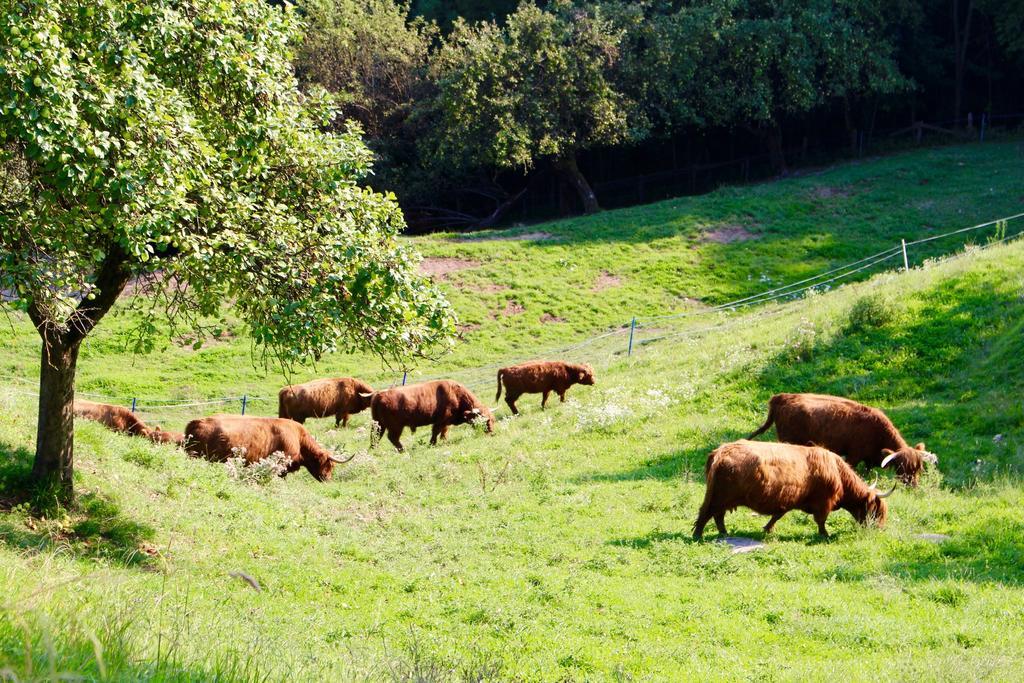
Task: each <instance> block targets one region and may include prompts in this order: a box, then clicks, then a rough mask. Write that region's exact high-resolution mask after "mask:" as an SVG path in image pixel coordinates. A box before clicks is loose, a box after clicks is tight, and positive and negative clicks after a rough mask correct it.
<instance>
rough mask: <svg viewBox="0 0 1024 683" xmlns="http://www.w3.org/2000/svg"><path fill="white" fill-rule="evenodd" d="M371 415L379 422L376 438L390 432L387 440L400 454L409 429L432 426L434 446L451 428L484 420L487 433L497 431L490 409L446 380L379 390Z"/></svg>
mask: <svg viewBox="0 0 1024 683" xmlns="http://www.w3.org/2000/svg"><path fill="white" fill-rule="evenodd" d="M370 414H371V415H373V421H374V422H375V423H377V424H376V429H377V431H376V434H375V438H376V439H380V437H381V436H382V435H383V434H384V432H385V431H387V433H388V440H389V441H390V442H391V443H393V444H394V445H395V448H397V449H398V450H399V451H402V450H404V448H403V447H402V442H401V441H399V439H400V438H401V436H402V430H404V429H405V428H406V427H409V428H410V430H411V431H413V432H415V431H416V428H417V427H424V426H426V425H432V426H433V431H432V432H431V435H430V445H431V446H434V445H436V444H437V438H438V437H441V438H442V439H445V438H447V437H448V428H449V427H451V426H452V425H461V424H466V423H467V422H475V421H476V420H478V419H481V418H483V419H486V420H487V433H488V434H491V433H492V432H493V431H494V416H493V415H492V414H491V409H490V408H488V407H487V406H486V405H484V404H483V403H481V402H480V401H479V400H478V399H477V397H476V396H474V395H473V392H472V391H470V390H469V389H468V388H466V387H465V386H463V385H462V384H459V383H458V382H453V381H451V380H446V379H443V380H436V381H433V382H424V383H423V384H412V385H409V386H407V387H393V388H391V389H387V390H385V391H378V392H376V393H374V394H373V395H372V401H371V403H370Z"/></svg>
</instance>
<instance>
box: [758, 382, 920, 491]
mask: <svg viewBox="0 0 1024 683" xmlns="http://www.w3.org/2000/svg"><path fill="white" fill-rule="evenodd" d="M772 423H775V431H776V433H777V434H778V438H779V441H785V442H786V443H795V444H801V445H806V446H812V445H813V446H822V447H823V448H827V449H829V450H830V451H833V452H835V453H838V454H840V455H842V456H843V457H845V458H846V461H847V462H848V463H850V465H852V466H853V467H856V466H857V465H858V464H859V463H862V462H864V463H867V465H868V467H869V468H871V467H885V466H886V465H888V464H889V462H890V461H893V462H894V465H895V470H896V474H897V476H898V477H899V478H900V480H901V481H903V482H904V483H906V484H907V485H909V486H917V482H918V479H919V477H920V476H921V470H922V469H924V463H926V462H928V463H932V464H935V463H937V462H938V458H937V457H936V456H935V454H934V453H929V452H928V451H926V450H925V447H924V444H923V443H919V444H917V445H916V446H913V447H911V446H909V445H908V444H907V442H906V441H905V440H904V439H903V436H902V435H901V434H900V431H899V430H898V429H896V426H895V425H893V423H892V421H891V420H890V419H889V418H888V417H887V416H886V415H885V413H883V412H882V411H881V410H878V409H877V408H872V407H870V406H866V405H864V404H862V403H857V402H856V401H851V400H850V399H848V398H840V397H838V396H825V395H822V394H776V395H775V396H772V398H771V400H770V401H768V419H767V420H765V423H764V424H763V425H761V427H759V428H758V429H757V431H755V432H754V433H753V434H751V435H750V436H748V437H747V438H748V439H753V438H754V437H755V436H757V435H759V434H763V433H764V432H766V431H768V429H769V428H770V427H771V426H772Z"/></svg>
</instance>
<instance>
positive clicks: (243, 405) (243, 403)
mask: <svg viewBox="0 0 1024 683" xmlns="http://www.w3.org/2000/svg"><path fill="white" fill-rule="evenodd" d="M248 402H249V395H248V394H242V415H245V404H246V403H248Z"/></svg>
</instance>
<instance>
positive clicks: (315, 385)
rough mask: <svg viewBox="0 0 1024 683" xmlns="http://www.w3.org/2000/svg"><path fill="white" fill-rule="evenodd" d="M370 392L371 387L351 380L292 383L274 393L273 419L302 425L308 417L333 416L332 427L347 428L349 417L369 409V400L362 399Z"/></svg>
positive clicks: (316, 380) (360, 381)
mask: <svg viewBox="0 0 1024 683" xmlns="http://www.w3.org/2000/svg"><path fill="white" fill-rule="evenodd" d="M370 393H373V387H371V386H370V385H369V384H367V383H366V382H364V381H362V380H358V379H353V378H351V377H337V378H334V379H315V380H313V381H312V382H306V383H305V384H293V385H291V386H287V387H285V388H284V389H281V391H279V392H278V393H277V416H278V417H287V418H289V419H291V420H295V421H296V422H298V423H299V424H303V423H305V421H306V419H307V418H310V417H330V416H331V415H333V416H334V426H335V427H337V426H338V425H339V424H340V425H342V426H345V427H347V426H348V416H349V415H352V414H354V413H358V412H360V411H363V410H366V409H367V408H369V407H370V399H368V398H366V394H370Z"/></svg>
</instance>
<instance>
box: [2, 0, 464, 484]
mask: <svg viewBox="0 0 1024 683" xmlns="http://www.w3.org/2000/svg"><path fill="white" fill-rule="evenodd" d="M297 25H298V22H297V21H296V18H295V17H294V15H293V13H292V12H289V11H282V10H279V9H276V8H272V7H270V6H268V5H267V4H266V3H265V2H263V0H238V1H236V2H231V3H208V2H205V1H204V0H137V1H135V0H94V1H93V2H89V3H68V2H61V1H60V0H39V1H37V2H18V1H16V0H2V3H0V102H2V104H0V150H2V151H0V168H2V169H3V172H2V174H0V182H2V183H3V185H4V187H3V190H4V192H3V193H2V194H0V290H5V291H7V292H8V294H9V295H11V296H13V297H15V298H16V302H15V303H14V305H15V306H18V307H21V308H23V309H24V310H26V311H27V313H28V315H29V316H30V318H31V320H32V322H33V324H34V325H35V326H36V328H37V330H38V331H39V334H40V337H41V338H42V353H41V362H40V382H39V393H40V397H39V419H38V432H37V439H36V458H35V463H34V467H33V476H34V478H35V480H36V481H37V482H39V483H41V484H46V485H48V486H52V487H53V488H54V490H55V493H56V494H57V495H59V496H61V497H63V498H67V497H69V496H70V495H71V493H72V475H73V470H72V468H73V457H72V456H73V422H72V402H73V399H74V379H75V368H76V362H77V358H78V352H79V348H80V345H81V344H82V341H83V340H84V339H85V338H86V337H87V335H89V333H90V332H91V331H92V330H93V329H94V328H95V327H96V325H97V324H98V323H99V322H100V321H101V319H102V318H103V316H104V315H105V314H106V313H107V312H108V311H110V310H111V308H112V307H113V306H114V304H115V302H116V301H117V300H118V297H119V296H120V295H121V293H122V291H123V290H124V288H125V286H126V284H127V283H128V282H129V281H130V280H132V279H133V278H141V279H143V280H149V281H156V282H158V283H162V284H163V285H164V286H163V287H162V288H160V291H161V294H160V295H159V296H154V297H146V298H136V299H134V301H135V304H134V305H135V306H137V307H139V309H140V311H139V312H140V316H141V320H142V323H141V324H140V326H139V329H138V335H139V337H138V339H139V342H140V344H141V345H142V346H145V345H146V343H147V340H150V339H152V337H153V335H154V334H155V333H156V331H157V329H158V325H157V324H156V320H157V319H158V318H161V319H162V318H163V316H165V315H166V316H168V317H169V318H170V319H171V320H172V321H176V323H177V324H179V325H182V324H183V325H188V326H190V327H192V328H196V331H200V332H201V331H202V328H201V325H200V317H202V316H208V315H214V314H216V313H217V312H218V310H219V309H220V306H221V303H222V302H224V301H232V306H233V310H234V311H236V312H237V313H238V314H239V315H240V317H241V318H242V319H243V320H244V321H245V322H246V323H247V324H248V327H249V329H250V331H251V333H252V337H253V339H254V340H255V342H256V343H257V344H260V345H262V346H263V347H264V348H265V349H266V353H267V355H266V356H265V358H275V359H277V360H279V361H281V362H283V363H286V364H287V363H291V362H294V361H299V360H303V359H308V358H316V357H319V356H320V355H322V354H324V353H328V352H332V351H336V350H353V349H368V350H370V351H373V352H375V353H378V354H380V355H381V356H383V357H387V358H398V359H400V358H402V357H403V356H404V355H405V354H409V353H423V352H426V351H427V350H429V349H431V348H433V347H435V346H437V345H440V344H444V343H446V340H447V339H448V338H449V337H450V335H451V333H452V332H453V331H454V330H453V320H452V317H451V314H450V309H449V307H448V305H447V303H446V302H445V301H444V299H443V298H442V297H441V296H440V295H439V294H438V293H437V292H435V291H433V290H432V289H430V288H428V287H427V286H426V285H425V284H424V282H423V281H422V280H421V279H420V278H419V277H418V276H417V274H416V269H415V258H414V255H413V254H411V253H410V252H408V251H406V250H405V249H403V248H401V247H400V246H399V245H398V244H397V242H396V235H397V234H398V232H399V231H400V230H401V229H402V227H403V220H402V215H401V212H400V211H399V210H398V208H397V206H396V205H395V203H394V202H393V201H392V199H391V198H390V197H386V196H382V195H379V194H375V193H374V192H372V191H370V190H368V189H365V188H362V187H360V186H359V185H358V184H357V181H358V180H359V179H360V178H361V177H362V176H363V175H365V173H367V172H368V170H369V161H370V153H369V151H368V150H367V148H366V147H365V146H364V145H363V144H362V143H361V141H360V139H359V136H358V134H357V131H356V130H355V129H350V130H348V131H346V132H343V133H337V134H332V133H325V132H322V125H323V124H324V123H325V122H326V121H327V120H329V119H330V118H331V116H332V112H331V111H330V109H329V108H327V107H325V106H324V105H323V102H322V101H318V100H315V99H312V98H304V97H303V96H302V95H301V94H300V93H299V91H298V89H297V87H296V83H295V80H294V77H293V75H292V67H291V63H290V61H289V60H290V57H291V54H290V51H289V47H288V46H289V44H290V41H292V40H293V39H294V38H295V37H296V36H297V34H296V28H297Z"/></svg>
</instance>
